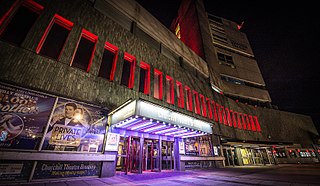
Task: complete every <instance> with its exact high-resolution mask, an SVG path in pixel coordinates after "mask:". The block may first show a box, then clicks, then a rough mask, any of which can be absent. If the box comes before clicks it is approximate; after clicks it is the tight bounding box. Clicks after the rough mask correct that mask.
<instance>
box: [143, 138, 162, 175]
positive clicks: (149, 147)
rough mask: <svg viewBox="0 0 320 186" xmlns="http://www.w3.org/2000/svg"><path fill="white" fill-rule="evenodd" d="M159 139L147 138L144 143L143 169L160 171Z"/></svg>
mask: <svg viewBox="0 0 320 186" xmlns="http://www.w3.org/2000/svg"><path fill="white" fill-rule="evenodd" d="M159 160H160V158H159V141H158V140H154V139H145V140H144V144H143V162H142V170H143V171H152V172H158V171H160V166H159V165H160V161H159Z"/></svg>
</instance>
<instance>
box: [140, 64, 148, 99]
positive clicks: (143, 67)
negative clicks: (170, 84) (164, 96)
mask: <svg viewBox="0 0 320 186" xmlns="http://www.w3.org/2000/svg"><path fill="white" fill-rule="evenodd" d="M139 91H140V92H143V93H144V94H149V91H150V65H149V64H147V63H144V62H142V61H141V62H140V81H139Z"/></svg>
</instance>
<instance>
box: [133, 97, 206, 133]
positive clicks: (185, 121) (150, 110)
mask: <svg viewBox="0 0 320 186" xmlns="http://www.w3.org/2000/svg"><path fill="white" fill-rule="evenodd" d="M136 114H137V115H140V116H144V117H148V118H152V119H155V120H159V121H162V122H166V123H170V124H174V125H178V126H182V127H187V128H191V129H195V130H199V131H202V132H206V133H209V134H212V129H211V125H210V123H208V122H205V121H201V120H198V119H195V118H193V117H190V116H187V115H184V114H181V113H178V112H174V111H172V110H169V109H166V108H163V107H160V106H158V105H155V104H152V103H148V102H144V101H140V100H139V101H138V103H137V112H136Z"/></svg>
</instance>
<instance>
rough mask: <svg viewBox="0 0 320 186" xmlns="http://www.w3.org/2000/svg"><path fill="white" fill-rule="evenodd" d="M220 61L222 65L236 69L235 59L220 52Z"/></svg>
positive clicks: (218, 53)
mask: <svg viewBox="0 0 320 186" xmlns="http://www.w3.org/2000/svg"><path fill="white" fill-rule="evenodd" d="M217 55H218V60H219V62H220V64H226V65H230V66H232V67H234V62H233V58H232V56H230V55H226V54H222V53H220V52H217Z"/></svg>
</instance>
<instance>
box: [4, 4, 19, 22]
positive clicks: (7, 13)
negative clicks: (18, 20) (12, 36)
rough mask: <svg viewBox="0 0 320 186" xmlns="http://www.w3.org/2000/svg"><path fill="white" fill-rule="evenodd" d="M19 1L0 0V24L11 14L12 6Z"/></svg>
mask: <svg viewBox="0 0 320 186" xmlns="http://www.w3.org/2000/svg"><path fill="white" fill-rule="evenodd" d="M18 3H19V0H15V1H4V0H2V1H0V25H2V23H3V22H4V21H5V20H6V19H7V18H8V17H9V15H11V13H12V11H13V10H14V8H15V7H16V6H17V4H18ZM4 7H10V8H9V10H7V9H6V8H4Z"/></svg>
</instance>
